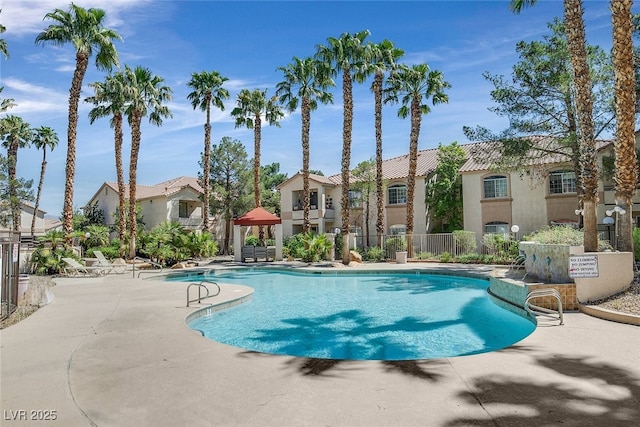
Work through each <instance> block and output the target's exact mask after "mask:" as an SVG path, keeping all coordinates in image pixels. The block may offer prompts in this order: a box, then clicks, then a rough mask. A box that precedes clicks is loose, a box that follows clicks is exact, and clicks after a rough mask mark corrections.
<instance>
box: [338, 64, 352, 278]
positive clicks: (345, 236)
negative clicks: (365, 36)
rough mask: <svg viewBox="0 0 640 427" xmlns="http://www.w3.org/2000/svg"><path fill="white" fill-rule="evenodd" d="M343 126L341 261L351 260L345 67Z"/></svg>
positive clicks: (349, 104) (349, 102) (349, 98)
mask: <svg viewBox="0 0 640 427" xmlns="http://www.w3.org/2000/svg"><path fill="white" fill-rule="evenodd" d="M342 96H343V99H344V106H343V127H342V174H341V177H342V197H341V200H340V208H341V210H342V263H343V264H344V265H348V264H349V262H350V261H351V254H350V252H349V173H350V170H349V168H350V165H351V130H352V126H353V92H352V81H351V71H350V69H349V68H348V67H347V68H345V70H344V71H343V73H342Z"/></svg>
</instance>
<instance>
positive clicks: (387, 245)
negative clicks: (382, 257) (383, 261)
mask: <svg viewBox="0 0 640 427" xmlns="http://www.w3.org/2000/svg"><path fill="white" fill-rule="evenodd" d="M384 250H385V254H386V256H387V259H395V258H396V252H398V251H406V250H407V241H406V240H405V239H404V237H391V238H390V239H387V241H386V242H384Z"/></svg>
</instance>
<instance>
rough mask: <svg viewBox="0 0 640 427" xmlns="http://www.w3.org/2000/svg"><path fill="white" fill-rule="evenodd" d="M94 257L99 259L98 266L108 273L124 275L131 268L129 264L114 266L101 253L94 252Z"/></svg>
mask: <svg viewBox="0 0 640 427" xmlns="http://www.w3.org/2000/svg"><path fill="white" fill-rule="evenodd" d="M93 256H95V257H96V258H97V259H98V266H100V267H103V268H105V269H106V270H107V271H106V272H107V273H118V274H123V273H125V272H126V271H127V270H128V267H129V266H128V265H127V264H114V263H112V262H110V261H109V260H108V259H107V258H106V257H105V256H104V254H103V253H102V252H100V251H93Z"/></svg>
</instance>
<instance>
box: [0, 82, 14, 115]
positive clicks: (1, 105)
mask: <svg viewBox="0 0 640 427" xmlns="http://www.w3.org/2000/svg"><path fill="white" fill-rule="evenodd" d="M3 90H4V86H0V93H2V91H3ZM13 101H14V99H13V98H6V99H0V113H4V112H5V111H7V110H8V109H9V108H13V107H15V106H16V104H14V102H13Z"/></svg>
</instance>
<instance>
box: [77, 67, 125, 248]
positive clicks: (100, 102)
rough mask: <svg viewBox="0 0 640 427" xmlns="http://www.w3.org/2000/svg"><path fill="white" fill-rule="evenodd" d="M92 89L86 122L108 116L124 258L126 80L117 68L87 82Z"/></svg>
mask: <svg viewBox="0 0 640 427" xmlns="http://www.w3.org/2000/svg"><path fill="white" fill-rule="evenodd" d="M89 86H90V87H92V88H93V90H94V95H93V96H90V97H87V98H86V99H85V101H86V102H90V103H92V104H93V105H95V107H94V108H93V109H91V111H89V122H90V123H91V124H93V122H95V121H96V120H97V119H99V118H102V117H111V121H110V125H111V127H112V128H113V133H114V144H115V149H114V153H115V161H116V177H117V181H118V212H120V214H119V215H118V238H119V239H120V256H121V257H122V258H124V256H125V254H126V249H125V245H124V242H125V240H126V231H127V224H126V215H125V214H124V213H125V209H126V208H125V205H126V194H125V181H124V167H123V165H122V143H123V132H122V115H123V113H124V111H125V109H126V106H127V97H128V95H129V93H130V92H131V91H130V89H129V87H128V86H127V81H126V78H125V76H124V74H123V73H121V72H117V73H115V74H112V75H110V76H107V77H106V78H105V80H104V81H103V82H95V83H90V84H89Z"/></svg>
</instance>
